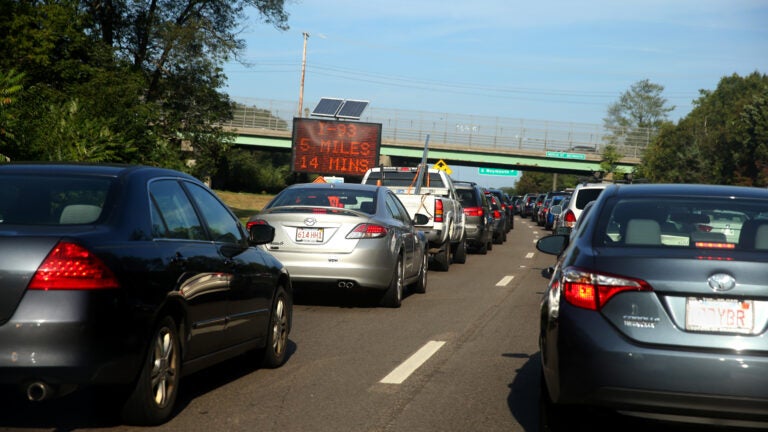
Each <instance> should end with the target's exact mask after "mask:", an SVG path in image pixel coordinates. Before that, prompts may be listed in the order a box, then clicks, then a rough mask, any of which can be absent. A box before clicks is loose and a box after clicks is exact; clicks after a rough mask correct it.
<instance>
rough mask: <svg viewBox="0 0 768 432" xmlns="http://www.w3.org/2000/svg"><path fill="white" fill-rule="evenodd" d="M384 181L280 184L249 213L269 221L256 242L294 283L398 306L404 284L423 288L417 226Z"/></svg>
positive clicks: (422, 244) (424, 257) (423, 251)
mask: <svg viewBox="0 0 768 432" xmlns="http://www.w3.org/2000/svg"><path fill="white" fill-rule="evenodd" d="M419 218H426V215H421V214H417V215H415V219H414V218H413V217H412V216H411V215H409V214H408V211H407V210H406V209H405V207H403V205H402V203H401V202H400V200H399V199H398V198H397V195H395V194H394V193H392V192H391V191H390V190H389V189H387V188H386V187H381V186H374V185H361V184H352V183H303V184H295V185H292V186H289V187H287V188H285V189H284V190H283V191H281V192H280V193H279V194H278V195H276V196H275V197H274V198H273V199H272V200H271V201H270V202H269V203H268V204H267V205H266V207H265V208H264V209H263V210H262V211H261V212H259V213H258V214H256V215H254V216H252V217H251V219H250V221H249V225H250V224H257V223H267V224H269V225H272V226H273V227H275V238H274V240H273V241H272V242H271V243H269V244H266V245H263V247H264V248H265V249H266V250H267V251H269V252H270V253H271V254H272V255H274V256H275V257H276V258H278V259H279V260H280V261H281V262H282V263H283V264H284V265H285V267H286V268H287V269H288V272H289V273H290V274H291V280H292V281H293V283H294V284H295V285H296V286H301V285H311V286H314V287H317V286H321V285H326V286H329V287H336V288H342V289H366V290H378V291H381V292H382V299H381V304H382V305H383V306H388V307H399V306H400V304H401V301H402V298H403V292H404V288H405V287H406V286H409V285H410V286H412V288H413V290H414V291H415V292H418V293H423V292H425V291H426V289H427V265H428V254H427V244H426V240H425V237H424V234H423V233H421V232H420V231H418V230H417V229H416V228H415V227H414V220H415V221H416V223H418V220H419Z"/></svg>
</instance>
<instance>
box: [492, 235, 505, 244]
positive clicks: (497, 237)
mask: <svg viewBox="0 0 768 432" xmlns="http://www.w3.org/2000/svg"><path fill="white" fill-rule="evenodd" d="M502 243H504V240H502V238H501V233H498V234H497V233H493V244H502Z"/></svg>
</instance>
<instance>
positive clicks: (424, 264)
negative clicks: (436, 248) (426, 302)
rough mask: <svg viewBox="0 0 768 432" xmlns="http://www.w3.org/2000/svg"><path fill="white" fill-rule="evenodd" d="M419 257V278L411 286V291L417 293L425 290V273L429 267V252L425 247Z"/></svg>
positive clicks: (422, 292)
mask: <svg viewBox="0 0 768 432" xmlns="http://www.w3.org/2000/svg"><path fill="white" fill-rule="evenodd" d="M422 255H423V256H422V258H421V270H419V280H418V281H416V283H415V284H414V286H413V291H414V292H415V293H418V294H424V293H425V292H427V273H428V269H429V254H428V253H427V251H426V249H425V250H424V253H423V254H422Z"/></svg>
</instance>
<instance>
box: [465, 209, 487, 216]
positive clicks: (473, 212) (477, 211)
mask: <svg viewBox="0 0 768 432" xmlns="http://www.w3.org/2000/svg"><path fill="white" fill-rule="evenodd" d="M464 214H465V215H467V216H483V208H482V207H464Z"/></svg>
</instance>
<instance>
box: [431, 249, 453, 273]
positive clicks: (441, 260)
mask: <svg viewBox="0 0 768 432" xmlns="http://www.w3.org/2000/svg"><path fill="white" fill-rule="evenodd" d="M434 264H435V269H436V270H439V271H448V269H449V268H450V267H451V245H450V244H445V245H443V248H442V249H441V250H440V252H438V253H436V254H435V256H434Z"/></svg>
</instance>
